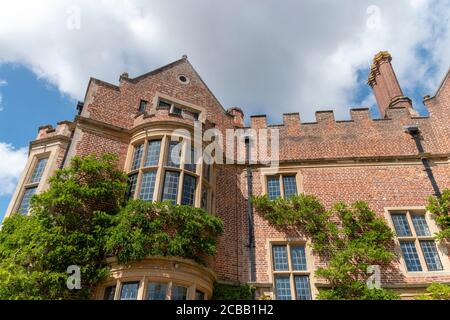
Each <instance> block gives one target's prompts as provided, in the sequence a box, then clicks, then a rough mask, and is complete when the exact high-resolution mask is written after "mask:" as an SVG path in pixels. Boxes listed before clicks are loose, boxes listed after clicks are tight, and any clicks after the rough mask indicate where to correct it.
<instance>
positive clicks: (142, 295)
mask: <svg viewBox="0 0 450 320" xmlns="http://www.w3.org/2000/svg"><path fill="white" fill-rule="evenodd" d="M128 282H139V286H138V292H137V298H136V300H147V290H148V285H149V284H150V283H163V284H166V285H167V288H166V299H165V300H172V287H173V286H182V287H185V288H187V294H186V300H195V293H196V291H201V292H203V293H204V294H205V297H206V292H205V291H204V290H202V288H198V287H197V285H196V284H195V283H194V284H193V283H190V282H188V281H183V280H180V279H177V280H176V281H175V280H172V279H169V278H161V277H157V276H134V277H133V276H131V277H124V278H120V279H117V280H115V281H108V282H106V283H105V284H103V285H102V290H101V294H100V296H99V298H101V299H103V297H104V295H105V291H106V289H107V288H108V287H110V286H116V289H115V292H114V300H120V294H121V291H122V286H123V284H124V283H128Z"/></svg>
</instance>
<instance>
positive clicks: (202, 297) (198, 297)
mask: <svg viewBox="0 0 450 320" xmlns="http://www.w3.org/2000/svg"><path fill="white" fill-rule="evenodd" d="M195 300H205V293H204V292H201V291H199V290H196V291H195Z"/></svg>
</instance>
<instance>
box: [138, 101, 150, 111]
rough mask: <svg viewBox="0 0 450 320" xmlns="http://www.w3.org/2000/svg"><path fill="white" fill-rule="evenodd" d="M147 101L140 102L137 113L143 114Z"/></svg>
mask: <svg viewBox="0 0 450 320" xmlns="http://www.w3.org/2000/svg"><path fill="white" fill-rule="evenodd" d="M147 103H148V102H147V101H145V100H141V102H140V103H139V112H145V109H146V108H147Z"/></svg>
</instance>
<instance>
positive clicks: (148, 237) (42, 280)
mask: <svg viewBox="0 0 450 320" xmlns="http://www.w3.org/2000/svg"><path fill="white" fill-rule="evenodd" d="M126 181H127V177H126V175H125V174H124V173H123V172H122V171H121V170H120V169H118V166H117V157H115V156H112V155H103V156H101V157H95V156H87V157H83V158H81V157H74V158H72V160H71V163H70V166H68V167H67V168H64V169H62V170H57V172H56V174H55V175H54V176H53V177H52V178H50V181H49V183H50V186H49V188H48V189H47V190H46V191H45V192H42V193H40V194H38V195H35V196H34V197H33V198H32V200H31V214H30V215H26V216H25V215H21V214H13V215H11V216H10V217H8V218H7V219H5V221H4V222H3V225H2V228H1V229H0V300H1V299H89V298H90V297H91V296H92V293H93V290H94V289H95V286H96V285H97V284H98V283H99V282H101V281H102V280H104V279H105V278H106V277H107V276H108V275H109V274H110V271H109V268H108V265H107V263H106V258H108V257H109V256H113V255H117V257H118V260H119V261H120V262H132V261H136V260H140V259H143V258H145V257H146V256H148V255H163V256H179V257H183V258H190V259H194V260H197V261H203V260H202V258H204V257H206V256H207V255H213V254H215V252H216V240H217V237H218V236H219V235H220V234H221V232H222V229H223V226H222V222H221V220H220V219H219V218H217V217H214V216H212V215H210V214H208V213H207V212H205V211H203V210H202V209H199V208H192V207H189V206H175V205H172V204H170V203H150V202H144V201H140V200H134V201H130V202H129V203H126V202H125V199H124V195H125V193H126V189H127V188H126V186H127V184H126ZM70 265H76V266H79V267H80V272H81V289H80V290H69V289H68V288H67V286H66V281H67V278H68V274H67V272H66V271H67V267H69V266H70Z"/></svg>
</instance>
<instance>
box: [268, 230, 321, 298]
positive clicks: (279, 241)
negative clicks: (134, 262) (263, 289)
mask: <svg viewBox="0 0 450 320" xmlns="http://www.w3.org/2000/svg"><path fill="white" fill-rule="evenodd" d="M279 245H285V246H286V250H287V252H288V271H276V270H274V266H273V264H274V260H273V246H279ZM291 246H303V247H304V248H305V256H306V270H292V262H291V252H290V247H291ZM266 248H267V249H268V250H267V257H266V259H267V260H266V261H267V263H268V274H269V281H270V283H271V284H272V285H271V290H272V291H271V295H272V298H273V299H275V300H276V288H275V275H277V274H280V275H281V274H285V275H289V283H290V288H291V299H292V300H295V297H296V291H295V283H294V276H295V275H307V276H309V286H310V294H311V299H312V300H314V299H315V296H316V295H317V294H318V293H319V292H318V289H317V287H316V285H315V275H314V271H315V269H316V266H315V260H314V255H313V252H312V248H311V242H310V241H309V240H301V239H297V238H271V239H267V240H266Z"/></svg>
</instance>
